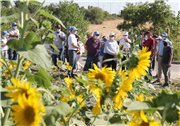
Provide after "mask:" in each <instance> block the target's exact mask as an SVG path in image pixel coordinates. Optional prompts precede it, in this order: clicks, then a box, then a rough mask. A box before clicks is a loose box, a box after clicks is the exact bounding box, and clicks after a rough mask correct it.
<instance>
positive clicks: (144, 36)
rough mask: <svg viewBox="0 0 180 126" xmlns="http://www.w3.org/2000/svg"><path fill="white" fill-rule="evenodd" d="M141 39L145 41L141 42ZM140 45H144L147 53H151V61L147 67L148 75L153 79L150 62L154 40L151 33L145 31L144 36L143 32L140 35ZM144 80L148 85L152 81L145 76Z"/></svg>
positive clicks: (151, 57)
mask: <svg viewBox="0 0 180 126" xmlns="http://www.w3.org/2000/svg"><path fill="white" fill-rule="evenodd" d="M143 39H144V40H145V41H144V42H143ZM140 45H141V46H142V45H145V47H147V48H148V51H151V56H150V57H149V58H150V60H151V63H150V66H149V71H148V72H149V75H150V76H151V77H152V78H153V76H152V62H153V55H154V47H155V40H154V39H153V38H152V37H151V32H150V31H147V32H146V33H145V34H144V32H143V33H142V38H141V41H140ZM145 79H146V80H147V82H148V83H151V82H152V80H150V79H149V78H148V77H147V76H145Z"/></svg>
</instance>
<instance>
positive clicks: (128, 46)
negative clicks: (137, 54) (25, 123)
mask: <svg viewBox="0 0 180 126" xmlns="http://www.w3.org/2000/svg"><path fill="white" fill-rule="evenodd" d="M128 40H129V41H130V42H131V40H130V39H128ZM121 43H122V44H123V45H124V47H123V49H122V50H124V49H126V48H130V47H131V45H130V44H129V43H127V42H125V40H124V38H123V39H121V40H120V42H119V48H120V45H121ZM123 53H125V54H126V51H123ZM127 53H130V52H127Z"/></svg>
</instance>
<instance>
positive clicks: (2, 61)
mask: <svg viewBox="0 0 180 126" xmlns="http://www.w3.org/2000/svg"><path fill="white" fill-rule="evenodd" d="M3 65H4V60H3V59H2V58H1V67H2V66H3Z"/></svg>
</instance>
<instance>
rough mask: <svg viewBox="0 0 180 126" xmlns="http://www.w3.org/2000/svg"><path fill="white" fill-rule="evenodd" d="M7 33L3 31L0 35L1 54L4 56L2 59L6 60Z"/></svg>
mask: <svg viewBox="0 0 180 126" xmlns="http://www.w3.org/2000/svg"><path fill="white" fill-rule="evenodd" d="M8 35H9V33H8V32H7V31H3V32H2V34H1V47H2V49H1V53H2V55H3V56H4V58H7V57H8V56H7V51H8V46H7V45H6V43H7V36H8Z"/></svg>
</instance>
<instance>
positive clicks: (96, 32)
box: [93, 31, 99, 39]
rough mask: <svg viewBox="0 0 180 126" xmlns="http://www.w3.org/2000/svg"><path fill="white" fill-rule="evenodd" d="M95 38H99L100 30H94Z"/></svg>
mask: <svg viewBox="0 0 180 126" xmlns="http://www.w3.org/2000/svg"><path fill="white" fill-rule="evenodd" d="M93 38H94V39H99V32H98V31H95V32H94V34H93Z"/></svg>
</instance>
